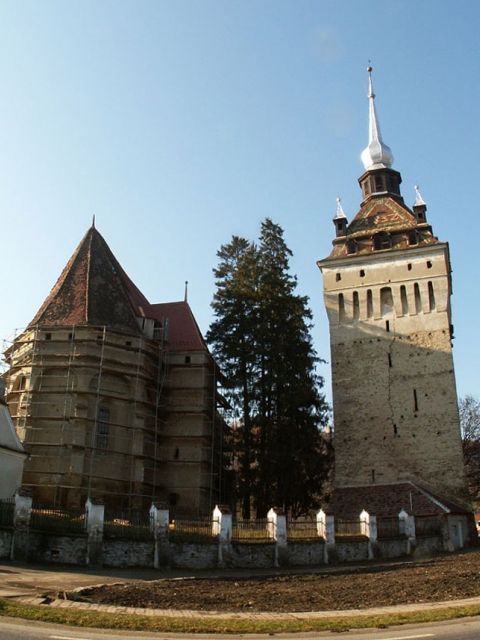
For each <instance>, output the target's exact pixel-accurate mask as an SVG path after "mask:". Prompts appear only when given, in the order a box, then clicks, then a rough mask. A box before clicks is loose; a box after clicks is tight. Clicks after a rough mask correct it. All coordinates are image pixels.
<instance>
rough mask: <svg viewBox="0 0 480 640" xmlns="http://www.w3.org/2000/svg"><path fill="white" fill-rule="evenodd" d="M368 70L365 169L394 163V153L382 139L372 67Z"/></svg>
mask: <svg viewBox="0 0 480 640" xmlns="http://www.w3.org/2000/svg"><path fill="white" fill-rule="evenodd" d="M367 71H368V102H369V118H368V146H367V147H366V148H365V149H364V150H363V151H362V154H361V156H360V157H361V159H362V162H363V166H364V167H365V170H366V171H368V169H382V168H383V169H385V168H390V167H391V166H392V164H393V154H392V151H391V149H390V147H387V145H386V144H384V142H383V140H382V134H381V132H380V124H379V122H378V118H377V112H376V110H375V92H374V90H373V82H372V71H373V68H372V67H368V68H367Z"/></svg>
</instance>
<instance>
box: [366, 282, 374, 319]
mask: <svg viewBox="0 0 480 640" xmlns="http://www.w3.org/2000/svg"><path fill="white" fill-rule="evenodd" d="M367 318H373V295H372V290H371V289H368V290H367Z"/></svg>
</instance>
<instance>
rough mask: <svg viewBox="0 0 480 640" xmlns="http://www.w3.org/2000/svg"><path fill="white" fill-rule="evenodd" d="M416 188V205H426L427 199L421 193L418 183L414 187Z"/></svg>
mask: <svg viewBox="0 0 480 640" xmlns="http://www.w3.org/2000/svg"><path fill="white" fill-rule="evenodd" d="M414 189H415V203H414V205H413V206H414V207H423V206H426V205H427V203H426V202H425V200H424V199H423V198H422V194H421V193H420V187H419V186H418V184H416V185H415V187H414Z"/></svg>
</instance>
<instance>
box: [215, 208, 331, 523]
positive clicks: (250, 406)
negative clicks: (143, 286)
mask: <svg viewBox="0 0 480 640" xmlns="http://www.w3.org/2000/svg"><path fill="white" fill-rule="evenodd" d="M291 255H292V253H291V251H290V250H289V248H288V247H287V245H286V243H285V241H284V238H283V230H282V229H281V227H280V226H279V225H277V224H275V223H273V222H272V221H271V220H270V219H268V218H267V219H266V220H264V222H263V223H262V227H261V234H260V239H259V243H258V245H256V244H252V243H249V242H248V241H247V240H245V239H243V238H238V237H235V236H234V237H233V238H232V241H231V242H230V243H229V244H228V245H224V246H222V247H221V249H220V251H219V252H218V257H219V264H218V266H217V267H216V269H214V273H215V277H216V284H217V290H216V293H215V295H214V300H213V303H212V307H213V310H214V313H215V320H214V321H213V323H212V325H211V327H210V330H209V332H208V335H207V340H208V342H209V343H210V345H211V346H212V349H213V353H214V355H215V357H216V359H217V361H218V364H219V366H220V368H221V369H222V371H223V373H224V374H225V376H226V378H227V380H228V384H229V389H228V397H229V400H230V402H231V404H232V407H233V408H234V410H235V411H236V415H237V416H238V418H237V422H236V427H237V428H236V429H234V430H233V431H232V441H233V446H234V449H235V458H236V462H237V491H238V496H237V497H238V498H239V499H240V502H241V505H242V513H243V516H244V517H245V518H248V517H250V506H251V504H252V503H253V504H254V505H255V508H256V513H257V515H258V516H264V515H265V514H266V512H267V511H268V509H269V508H270V507H272V506H274V505H275V506H278V507H283V508H284V509H286V510H288V511H289V512H291V513H293V514H298V513H301V512H305V511H307V510H308V509H309V508H310V507H312V506H314V502H315V499H318V496H319V494H320V493H321V487H322V484H323V482H324V480H325V479H326V476H327V475H328V471H329V459H330V458H329V456H327V455H326V453H327V452H326V448H327V445H326V442H325V440H324V439H323V438H322V434H321V431H320V428H321V427H322V426H323V425H325V423H326V419H327V411H328V408H327V405H326V402H325V399H324V396H323V394H322V393H321V389H322V387H323V380H322V378H321V377H320V376H318V374H317V373H316V364H317V363H318V358H317V357H316V354H315V351H314V349H313V346H312V341H311V337H310V332H309V331H310V328H311V319H312V315H311V312H310V310H309V308H308V299H307V298H306V297H303V296H299V295H298V294H297V293H296V286H297V281H296V278H295V277H294V276H292V275H291V274H290V267H289V258H290V256H291Z"/></svg>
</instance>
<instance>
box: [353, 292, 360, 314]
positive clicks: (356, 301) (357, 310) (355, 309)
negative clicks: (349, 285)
mask: <svg viewBox="0 0 480 640" xmlns="http://www.w3.org/2000/svg"><path fill="white" fill-rule="evenodd" d="M359 318H360V301H359V299H358V291H354V292H353V319H354V320H358V319H359Z"/></svg>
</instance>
